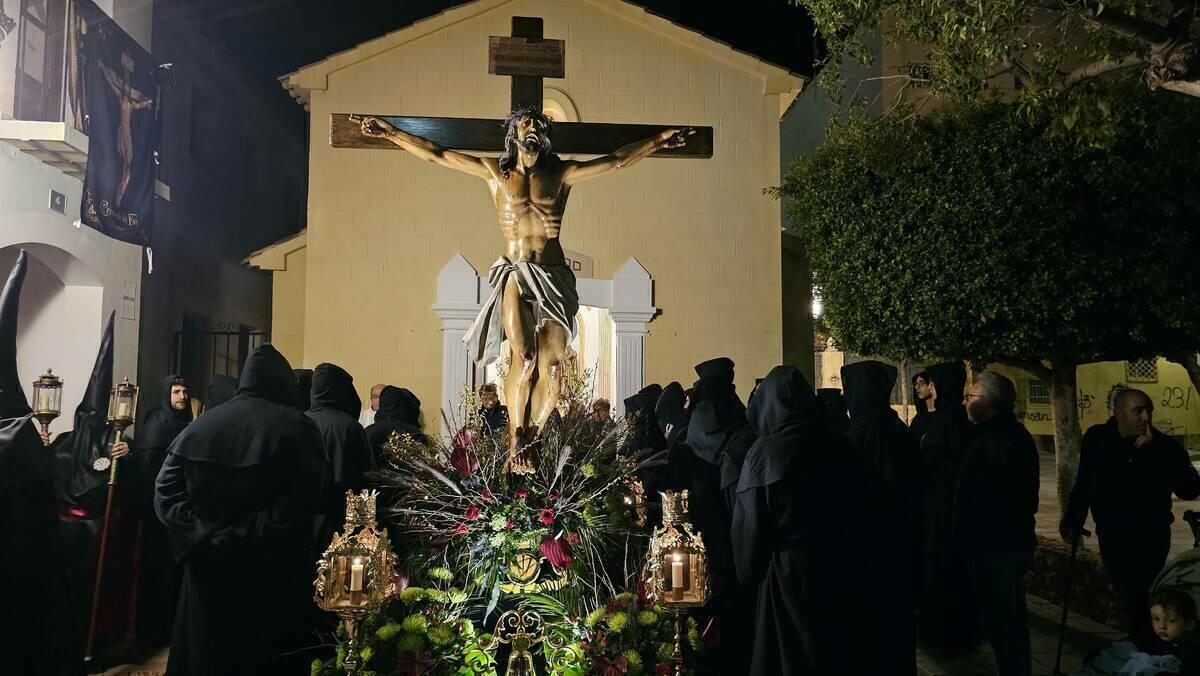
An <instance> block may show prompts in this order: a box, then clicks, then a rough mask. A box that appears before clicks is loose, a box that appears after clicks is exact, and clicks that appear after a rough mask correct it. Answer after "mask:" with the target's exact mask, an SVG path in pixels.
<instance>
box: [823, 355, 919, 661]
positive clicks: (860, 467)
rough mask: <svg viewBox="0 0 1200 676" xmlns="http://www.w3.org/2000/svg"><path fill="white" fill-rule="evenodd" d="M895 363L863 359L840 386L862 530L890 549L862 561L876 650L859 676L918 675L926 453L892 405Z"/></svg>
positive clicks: (864, 610)
mask: <svg viewBox="0 0 1200 676" xmlns="http://www.w3.org/2000/svg"><path fill="white" fill-rule="evenodd" d="M895 384H896V367H894V366H891V365H889V364H884V363H883V362H878V361H862V362H857V363H854V364H847V365H846V366H843V367H842V386H843V387H845V397H846V406H847V408H848V409H849V412H850V425H849V427H848V428H847V430H846V436H847V438H848V439H849V440H850V445H851V447H852V449H853V455H852V458H853V462H854V465H855V473H856V475H857V476H858V477H860V481H861V493H860V495H861V498H860V500H861V502H862V507H863V510H864V511H865V512H866V518H867V521H866V524H864V526H863V527H865V528H867V529H868V532H870V533H871V535H870V537H869V540H870V541H871V545H872V548H874V549H876V550H878V551H880V552H887V556H888V565H886V566H877V565H873V564H871V563H868V561H869V559H867V558H864V559H863V560H862V561H861V562H860V563H866V564H867V565H864V566H861V567H860V570H861V571H862V572H861V575H860V577H859V579H860V580H861V581H862V586H861V589H860V591H861V594H862V600H861V601H860V602H859V603H858V604H857V606H858V608H859V612H860V617H861V618H862V619H863V620H865V622H866V625H865V626H864V628H863V632H862V634H863V635H864V636H872V637H874V639H873V640H874V641H875V648H874V649H873V650H870V651H865V652H864V653H862V654H861V657H863V658H864V660H863V663H862V664H861V668H862V673H867V674H896V675H897V676H904V675H908V676H911V675H912V674H914V673H916V661H915V657H914V652H913V646H914V645H915V643H916V602H917V595H916V588H917V585H918V583H919V580H920V575H919V571H920V561H921V558H920V557H921V530H920V529H921V516H920V515H921V511H920V510H921V488H922V487H921V482H920V472H921V458H920V455H919V453H920V451H919V449H918V447H917V442H916V440H914V439H913V437H912V435H911V434H910V433H909V430H908V428H907V427H905V425H904V423H903V422H902V421H901V420H900V416H898V415H896V411H895V410H893V409H892V407H891V405H890V403H889V402H890V399H891V392H892V388H893V387H894V386H895Z"/></svg>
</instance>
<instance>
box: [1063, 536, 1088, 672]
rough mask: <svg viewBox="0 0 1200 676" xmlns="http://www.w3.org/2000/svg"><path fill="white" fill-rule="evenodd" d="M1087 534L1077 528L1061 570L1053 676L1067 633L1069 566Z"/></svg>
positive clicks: (1069, 591)
mask: <svg viewBox="0 0 1200 676" xmlns="http://www.w3.org/2000/svg"><path fill="white" fill-rule="evenodd" d="M1089 535H1091V533H1089V532H1088V530H1087V529H1086V528H1080V529H1079V534H1078V535H1076V536H1075V538H1074V539H1073V540H1071V556H1070V558H1068V559H1067V563H1066V565H1065V566H1064V570H1063V602H1062V620H1061V621H1060V622H1059V623H1058V648H1057V650H1055V652H1054V676H1061V674H1062V649H1063V639H1064V638H1065V637H1066V633H1067V612H1068V611H1067V606H1069V605H1070V604H1071V568H1072V567H1073V566H1072V564H1074V563H1075V553H1076V552H1078V551H1079V541H1080V540H1081V539H1083V538H1085V537H1087V536H1089Z"/></svg>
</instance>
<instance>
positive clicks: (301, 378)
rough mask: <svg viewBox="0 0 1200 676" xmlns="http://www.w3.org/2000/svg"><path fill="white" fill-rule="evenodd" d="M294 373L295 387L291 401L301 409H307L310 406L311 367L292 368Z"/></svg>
mask: <svg viewBox="0 0 1200 676" xmlns="http://www.w3.org/2000/svg"><path fill="white" fill-rule="evenodd" d="M292 373H293V374H295V378H296V387H295V390H294V391H295V397H294V401H293V403H294V404H295V405H296V406H297V407H298V408H299V409H300V410H301V411H307V410H308V409H310V408H312V380H313V372H312V369H293V370H292Z"/></svg>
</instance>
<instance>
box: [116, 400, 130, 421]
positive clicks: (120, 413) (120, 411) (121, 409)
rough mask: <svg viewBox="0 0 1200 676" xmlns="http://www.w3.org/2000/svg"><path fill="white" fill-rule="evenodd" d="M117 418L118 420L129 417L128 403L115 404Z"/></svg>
mask: <svg viewBox="0 0 1200 676" xmlns="http://www.w3.org/2000/svg"><path fill="white" fill-rule="evenodd" d="M117 417H118V418H128V417H129V402H127V401H122V402H121V403H119V404H117Z"/></svg>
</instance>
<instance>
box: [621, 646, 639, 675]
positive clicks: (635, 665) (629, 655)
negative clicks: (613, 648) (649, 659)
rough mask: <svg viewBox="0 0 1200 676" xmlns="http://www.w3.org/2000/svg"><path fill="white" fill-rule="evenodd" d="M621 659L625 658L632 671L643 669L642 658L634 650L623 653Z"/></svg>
mask: <svg viewBox="0 0 1200 676" xmlns="http://www.w3.org/2000/svg"><path fill="white" fill-rule="evenodd" d="M621 657H624V658H625V661H626V662H628V663H629V669H630V670H633V669H641V668H642V656H641V655H639V654H638V651H636V650H634V649H633V648H630V649H629V650H626V651H625V652H623V653H621Z"/></svg>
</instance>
